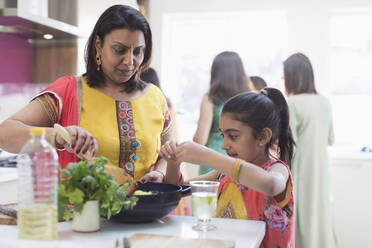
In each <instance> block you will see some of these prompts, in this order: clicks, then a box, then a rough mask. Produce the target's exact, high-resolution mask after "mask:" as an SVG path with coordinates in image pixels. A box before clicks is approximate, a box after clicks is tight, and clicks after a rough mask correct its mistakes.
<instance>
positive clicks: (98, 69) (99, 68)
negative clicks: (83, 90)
mask: <svg viewBox="0 0 372 248" xmlns="http://www.w3.org/2000/svg"><path fill="white" fill-rule="evenodd" d="M96 62H97V71H100V70H101V64H102V61H101V57H100V56H99V54H98V52H97V54H96Z"/></svg>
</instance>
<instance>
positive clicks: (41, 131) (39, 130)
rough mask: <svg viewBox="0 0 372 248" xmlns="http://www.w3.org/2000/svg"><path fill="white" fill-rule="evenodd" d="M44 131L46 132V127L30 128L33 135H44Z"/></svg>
mask: <svg viewBox="0 0 372 248" xmlns="http://www.w3.org/2000/svg"><path fill="white" fill-rule="evenodd" d="M44 133H45V130H44V128H40V127H33V128H31V129H30V135H31V136H42V135H44Z"/></svg>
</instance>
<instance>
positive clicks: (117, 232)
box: [0, 215, 265, 248]
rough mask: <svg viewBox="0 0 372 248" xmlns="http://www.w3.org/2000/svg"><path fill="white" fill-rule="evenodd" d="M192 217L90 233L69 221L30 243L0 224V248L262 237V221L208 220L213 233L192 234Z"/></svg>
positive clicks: (238, 242) (245, 241)
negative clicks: (138, 236)
mask: <svg viewBox="0 0 372 248" xmlns="http://www.w3.org/2000/svg"><path fill="white" fill-rule="evenodd" d="M195 223H196V218H195V217H191V216H175V215H169V216H166V217H164V218H162V219H159V220H157V221H155V222H151V223H142V224H124V223H116V222H112V221H106V222H103V223H101V230H100V231H98V232H94V233H78V232H74V231H72V223H71V222H62V223H58V241H32V240H21V239H18V237H17V235H18V230H17V226H9V225H0V247H7V248H26V247H27V248H62V247H63V248H83V247H84V248H86V247H89V248H113V247H114V245H115V240H116V239H117V238H119V239H121V238H123V237H124V236H127V237H130V236H131V235H133V234H135V233H149V234H163V235H173V236H178V237H181V238H207V239H219V240H233V241H235V247H236V248H243V247H244V248H254V247H259V245H260V243H261V241H262V239H263V237H264V235H265V223H264V222H262V221H250V220H235V219H220V218H218V219H215V218H214V219H212V224H214V225H215V226H217V230H214V231H209V232H196V231H193V230H192V226H193V225H194V224H195Z"/></svg>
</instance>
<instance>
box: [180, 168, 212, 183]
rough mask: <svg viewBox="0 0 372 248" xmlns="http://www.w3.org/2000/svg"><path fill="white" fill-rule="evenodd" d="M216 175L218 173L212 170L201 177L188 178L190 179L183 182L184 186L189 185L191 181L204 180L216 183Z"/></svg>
mask: <svg viewBox="0 0 372 248" xmlns="http://www.w3.org/2000/svg"><path fill="white" fill-rule="evenodd" d="M218 174H219V172H218V171H216V170H212V171H210V172H208V173H206V174H203V175H200V176H197V177H194V178H190V179H187V180H185V183H186V184H189V183H190V182H191V181H200V180H206V181H216V180H217V177H218Z"/></svg>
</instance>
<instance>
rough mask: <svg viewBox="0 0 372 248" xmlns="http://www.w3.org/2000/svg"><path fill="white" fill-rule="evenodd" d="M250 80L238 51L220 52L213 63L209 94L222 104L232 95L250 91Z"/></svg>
mask: <svg viewBox="0 0 372 248" xmlns="http://www.w3.org/2000/svg"><path fill="white" fill-rule="evenodd" d="M248 90H249V87H248V80H247V75H246V74H245V70H244V66H243V63H242V60H241V59H240V56H239V55H238V54H237V53H236V52H228V51H226V52H222V53H220V54H218V55H217V56H216V57H215V58H214V60H213V64H212V69H211V81H210V89H209V96H210V97H211V99H212V101H213V103H214V104H221V103H223V102H225V101H226V100H227V99H229V98H230V97H232V96H235V95H236V94H239V93H242V92H244V91H248Z"/></svg>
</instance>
